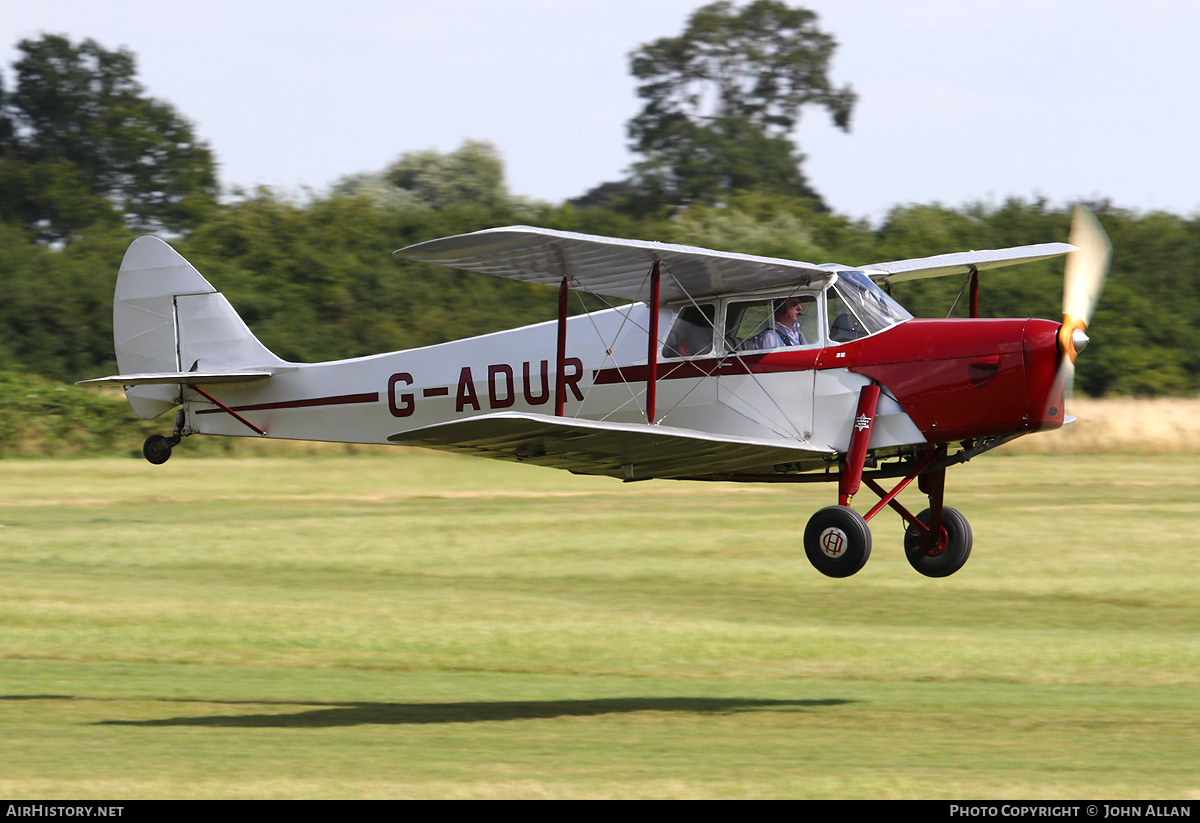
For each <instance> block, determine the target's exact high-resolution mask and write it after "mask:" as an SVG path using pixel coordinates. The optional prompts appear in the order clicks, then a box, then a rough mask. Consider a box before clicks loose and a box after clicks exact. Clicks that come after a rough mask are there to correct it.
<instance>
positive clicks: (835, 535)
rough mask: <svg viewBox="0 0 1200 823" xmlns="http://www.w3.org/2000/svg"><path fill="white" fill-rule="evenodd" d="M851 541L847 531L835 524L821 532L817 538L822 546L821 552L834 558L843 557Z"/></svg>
mask: <svg viewBox="0 0 1200 823" xmlns="http://www.w3.org/2000/svg"><path fill="white" fill-rule="evenodd" d="M849 542H850V538H849V537H848V536H847V535H846V533H845V532H844V531H842V530H841V529H839V528H835V527H833V526H830V527H829V528H828V529H826V530H825V531H823V532H821V536H820V537H819V538H818V539H817V543H818V545H820V547H821V553H822V554H824V555H825V556H826V557H833V558H837V557H841V556H842V555H843V554H845V552H846V546H847V544H848V543H849Z"/></svg>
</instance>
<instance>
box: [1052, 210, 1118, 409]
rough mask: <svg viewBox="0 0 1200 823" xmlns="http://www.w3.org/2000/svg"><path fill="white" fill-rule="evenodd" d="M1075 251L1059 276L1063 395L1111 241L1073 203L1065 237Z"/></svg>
mask: <svg viewBox="0 0 1200 823" xmlns="http://www.w3.org/2000/svg"><path fill="white" fill-rule="evenodd" d="M1069 242H1070V243H1071V245H1073V246H1075V251H1072V252H1071V253H1070V254H1068V255H1067V270H1066V275H1065V276H1064V278H1063V322H1062V328H1060V329H1059V330H1058V350H1059V352H1061V354H1062V365H1061V367H1060V372H1059V377H1060V379H1061V380H1062V381H1063V383H1062V385H1063V387H1064V391H1065V392H1066V394H1067V395H1070V393H1071V386H1072V384H1073V383H1074V380H1075V358H1076V357H1077V356H1078V355H1079V352H1081V351H1083V349H1084V348H1085V347H1086V346H1087V344H1088V336H1087V327H1088V323H1089V322H1091V319H1092V312H1093V311H1095V309H1096V303H1097V301H1099V299H1100V292H1101V291H1102V290H1103V289H1104V278H1105V277H1106V276H1107V275H1108V263H1109V259H1110V258H1111V257H1112V244H1110V243H1109V242H1108V235H1106V234H1105V233H1104V229H1103V228H1101V226H1100V221H1098V220H1097V219H1096V217H1095V215H1093V214H1092V213H1091V212H1090V211H1088V210H1087V209H1085V208H1083V207H1081V206H1077V207H1076V208H1075V216H1074V218H1073V219H1072V220H1071V235H1070V237H1069Z"/></svg>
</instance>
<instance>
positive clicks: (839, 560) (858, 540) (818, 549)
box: [804, 506, 871, 577]
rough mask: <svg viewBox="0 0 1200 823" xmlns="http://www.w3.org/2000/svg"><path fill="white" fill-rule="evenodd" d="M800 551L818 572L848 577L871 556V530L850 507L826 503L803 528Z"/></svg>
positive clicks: (829, 575)
mask: <svg viewBox="0 0 1200 823" xmlns="http://www.w3.org/2000/svg"><path fill="white" fill-rule="evenodd" d="M804 553H805V554H806V555H808V562H809V563H812V564H813V567H814V568H816V570H817V571H819V572H820V573H821V574H823V575H825V576H827V577H849V576H850V575H852V574H854V573H855V572H857V571H858V570H859V569H861V568H862V567H863V566H864V565H866V562H867V559H868V558H869V557H870V556H871V529H870V528H869V527H868V526H867V521H866V520H863V516H862V515H861V514H859V513H858V512H856V511H855V510H854V509H852V508H850V507H848V506H827V507H825V508H823V509H821V510H820V511H818V512H817V513H816V514H814V515H813V516H812V518H810V519H809V521H808V525H807V526H806V527H805V529H804Z"/></svg>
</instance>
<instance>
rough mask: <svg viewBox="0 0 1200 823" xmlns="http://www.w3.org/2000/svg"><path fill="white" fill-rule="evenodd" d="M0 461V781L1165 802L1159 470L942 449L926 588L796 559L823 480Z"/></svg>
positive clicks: (1189, 465) (1178, 681) (1188, 591)
mask: <svg viewBox="0 0 1200 823" xmlns="http://www.w3.org/2000/svg"><path fill="white" fill-rule="evenodd" d="M1118 461H1124V462H1118ZM0 468H2V471H0V495H2V496H0V501H3V504H2V505H0V734H2V735H3V752H4V754H3V756H2V757H0V795H3V796H5V797H9V798H14V799H15V798H33V797H40V798H65V797H73V798H109V799H111V798H137V797H171V798H190V797H222V798H239V797H263V798H276V797H282V798H298V797H402V798H406V797H473V798H495V797H614V798H617V797H621V798H623V797H723V798H740V797H847V798H849V797H853V798H895V797H916V798H947V799H953V798H959V799H968V798H1097V797H1104V798H1153V799H1163V798H1172V799H1196V798H1197V797H1200V774H1198V773H1197V770H1196V764H1197V763H1200V699H1198V697H1197V695H1198V694H1200V691H1198V690H1197V687H1198V686H1200V628H1198V627H1200V605H1198V603H1197V597H1196V588H1197V581H1200V558H1198V557H1197V555H1196V553H1195V552H1194V551H1193V548H1194V543H1195V540H1194V538H1193V536H1192V535H1193V524H1195V523H1196V522H1198V515H1200V502H1198V500H1200V494H1198V492H1200V464H1197V462H1196V461H1195V459H1194V458H1181V457H1162V458H1156V459H1154V460H1153V461H1149V460H1147V461H1144V462H1136V461H1134V460H1132V459H1130V458H1113V457H1112V456H1107V457H1066V458H1057V459H1054V458H1050V457H1045V456H1038V455H1020V456H1007V455H1003V454H996V455H989V456H986V457H984V458H979V459H977V460H975V461H972V463H971V464H970V465H969V466H967V467H964V468H958V469H954V470H952V471H951V472H950V474H949V485H950V491H949V494H948V497H949V500H948V502H949V503H950V504H951V505H954V506H955V507H957V508H959V509H961V510H962V511H963V512H964V513H966V515H967V516H968V518H969V519H970V520H971V522H972V526H973V528H974V532H975V551H974V554H973V556H972V558H971V560H970V562H969V563H968V564H967V565H966V567H965V568H964V569H963V570H962V571H961V572H959V573H958V574H957V575H955V576H953V577H951V578H947V579H944V580H930V579H926V578H924V577H921V576H920V575H918V574H917V573H916V572H914V571H912V570H911V569H910V568H909V567H908V565H907V563H906V562H905V560H904V558H903V552H902V549H901V534H902V529H901V525H900V521H899V519H898V518H897V517H896V516H895V515H894V514H892V513H890V512H888V513H884V514H881V515H880V516H879V517H878V518H877V519H876V520H874V521H873V522H872V530H873V533H874V542H875V547H874V551H873V555H872V558H871V561H870V562H869V563H868V564H867V566H866V568H865V569H864V570H863V571H862V572H860V573H859V574H858V575H856V576H854V577H852V578H848V579H846V580H830V579H827V578H824V577H822V576H821V575H819V574H818V573H817V572H816V571H814V570H813V569H812V568H811V567H810V566H809V565H808V563H807V561H806V560H805V559H804V554H803V549H802V547H801V546H800V534H801V533H802V531H803V528H804V525H805V523H806V521H807V519H808V517H809V516H810V514H811V513H812V512H813V511H814V510H815V509H817V508H820V507H821V506H824V505H828V504H829V503H831V502H833V497H834V494H835V491H834V489H833V488H832V487H830V486H824V485H822V486H797V487H780V486H769V487H762V486H737V485H725V484H687V483H670V482H650V483H638V484H621V483H617V482H615V481H611V480H606V479H594V478H578V477H573V476H571V475H568V474H566V473H560V472H553V471H549V470H541V469H535V468H531V467H523V466H511V465H508V464H502V463H494V462H489V461H483V460H467V459H458V458H453V457H447V456H442V455H432V454H427V453H422V452H404V451H399V450H382V451H381V452H379V453H378V454H367V455H362V456H357V457H342V456H326V457H289V458H276V459H269V458H244V459H238V460H233V459H224V458H205V459H197V458H194V457H192V458H191V459H189V455H188V452H187V448H186V444H185V446H183V447H181V448H180V449H179V450H177V454H176V456H175V457H174V458H173V459H172V460H171V461H170V462H169V463H168V464H166V465H165V466H161V467H152V466H149V465H147V464H145V463H144V462H142V461H140V460H131V459H125V460H117V459H111V460H110V459H89V460H57V461H55V460H41V461H4V462H3V463H0ZM869 497H870V495H869V493H868V492H866V491H865V490H864V493H863V494H862V495H860V498H859V500H858V501H856V502H859V503H862V504H863V506H861V507H860V508H865V506H866V505H868V504H869V502H870V501H869V500H868V498H869ZM902 499H904V500H905V501H906V502H907V503H908V504H909V505H910V506H911V507H913V508H921V507H922V506H921V502H920V498H919V496H917V495H916V494H915V493H913V492H906V493H905V494H904V495H902Z"/></svg>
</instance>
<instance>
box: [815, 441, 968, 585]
mask: <svg viewBox="0 0 1200 823" xmlns="http://www.w3.org/2000/svg"><path fill="white" fill-rule="evenodd" d="M931 452H932V454H931V455H929V456H927V457H926V459H925V460H922V461H920V464H921V466H920V468H918V469H917V470H916V471H914V472H913V473H912V474H910V475H908V476H907V477H905V478H904V479H903V480H901V481H900V483H898V484H897V485H896V488H894V489H892V491H890V492H889V491H886V490H884V489H883V488H882V487H880V486H879V484H878V483H876V482H875V481H874V480H870V479H867V480H863V481H861V482H862V483H864V484H865V485H867V486H868V487H869V488H870V489H871V490H872V491H874V492H875V493H876V494H878V495H879V497H880V501H879V503H877V504H876V505H875V506H874V508H872V509H871V510H870V511H869V512H867V513H866V514H865V515H862V514H859V513H858V512H857V511H855V510H854V509H852V508H850V501H849V499H848V497H847V496H846V495H842V503H841V504H840V505H837V506H827V507H826V508H824V509H821V510H820V511H818V512H817V513H816V514H814V515H813V516H812V518H811V519H810V520H809V521H808V526H807V527H806V528H805V530H804V553H805V554H806V555H807V556H808V560H809V562H810V563H812V564H813V566H814V567H815V568H816V569H817V571H819V572H821V574H824V575H827V576H829V577H849V576H850V575H852V574H854V573H855V572H857V571H859V570H860V569H861V568H862V567H863V566H864V565H866V562H867V559H868V558H870V556H871V530H870V528H869V527H868V526H867V521H869V520H871V519H872V518H873V517H874V516H875V515H876V514H878V513H879V512H880V511H881V510H882V509H883V507H884V506H890V507H892V508H893V509H895V510H896V511H897V512H899V514H900V516H901V517H903V518H904V520H905V521H906V522H907V523H908V528H907V529H906V530H905V532H904V555H905V557H907V558H908V562H909V565H911V566H912V567H913V568H914V569H916V570H917V571H918V572H920V573H921V574H923V575H925V576H926V577H948V576H950V575H952V574H954V573H955V572H956V571H958V570H959V569H961V568H962V567H963V564H964V563H966V562H967V559H968V558H969V557H970V556H971V543H972V536H971V524H970V523H968V522H967V518H966V517H964V516H963V514H962V512H960V511H959V510H958V509H954V508H951V507H949V506H943V505H942V495H943V489H944V480H945V474H946V470H945V468H943V467H939V468H934V467H933V466H934V464H936V463H937V462H938V461H939V460H940V459H942V458H944V457H945V448H944V447H941V448H937V449H933V450H931ZM844 475H845V471H843V476H844ZM913 480H917V481H918V484H919V488H920V489H921V491H923V492H925V493H926V494H927V495H929V508H927V509H925V511H923V512H921V513H920V514H918V515H913V514H912V513H911V512H909V511H908V509H906V508H905V507H904V506H902V505H901V504H900V503H899V502H897V500H896V499H895V498H896V495H898V494H899V493H900V492H901V491H902V490H903V489H904V488H905V487H906V486H908V484H909V483H911V482H912V481H913Z"/></svg>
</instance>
